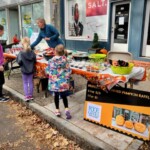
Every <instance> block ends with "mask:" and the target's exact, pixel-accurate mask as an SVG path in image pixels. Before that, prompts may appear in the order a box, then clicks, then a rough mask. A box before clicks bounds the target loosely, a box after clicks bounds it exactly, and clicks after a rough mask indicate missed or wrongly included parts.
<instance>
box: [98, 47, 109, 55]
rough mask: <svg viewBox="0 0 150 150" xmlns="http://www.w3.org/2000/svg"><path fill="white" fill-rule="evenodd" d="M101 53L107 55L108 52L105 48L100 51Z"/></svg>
mask: <svg viewBox="0 0 150 150" xmlns="http://www.w3.org/2000/svg"><path fill="white" fill-rule="evenodd" d="M100 53H102V54H106V55H107V53H108V51H107V50H106V49H105V48H103V49H101V50H100Z"/></svg>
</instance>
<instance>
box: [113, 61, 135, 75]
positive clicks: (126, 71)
mask: <svg viewBox="0 0 150 150" xmlns="http://www.w3.org/2000/svg"><path fill="white" fill-rule="evenodd" d="M133 67H134V64H133V63H129V66H128V67H120V66H111V70H112V72H113V73H115V74H120V75H126V74H130V73H131V71H132V69H133Z"/></svg>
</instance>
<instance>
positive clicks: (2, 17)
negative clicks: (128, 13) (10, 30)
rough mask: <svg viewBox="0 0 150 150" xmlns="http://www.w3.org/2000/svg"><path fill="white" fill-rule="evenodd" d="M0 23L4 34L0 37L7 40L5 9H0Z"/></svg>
mask: <svg viewBox="0 0 150 150" xmlns="http://www.w3.org/2000/svg"><path fill="white" fill-rule="evenodd" d="M0 24H1V25H3V26H4V35H3V36H2V37H1V39H2V40H7V26H6V11H5V10H1V11H0Z"/></svg>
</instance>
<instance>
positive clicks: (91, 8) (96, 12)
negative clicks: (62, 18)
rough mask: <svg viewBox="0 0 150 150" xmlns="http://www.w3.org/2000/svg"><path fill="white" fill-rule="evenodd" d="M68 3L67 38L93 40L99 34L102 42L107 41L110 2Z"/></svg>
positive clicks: (68, 1) (103, 0) (106, 0)
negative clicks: (95, 34)
mask: <svg viewBox="0 0 150 150" xmlns="http://www.w3.org/2000/svg"><path fill="white" fill-rule="evenodd" d="M66 1H67V3H66V5H67V10H66V13H67V14H66V16H67V18H66V23H67V32H66V34H67V35H66V37H69V38H71V37H78V38H85V39H87V38H89V37H90V38H91V39H92V38H93V35H94V33H98V35H99V39H100V40H107V35H108V32H107V31H108V29H107V28H108V1H109V0H97V1H93V0H82V1H81V0H66Z"/></svg>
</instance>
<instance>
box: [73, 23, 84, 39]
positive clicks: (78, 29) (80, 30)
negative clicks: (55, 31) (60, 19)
mask: <svg viewBox="0 0 150 150" xmlns="http://www.w3.org/2000/svg"><path fill="white" fill-rule="evenodd" d="M74 29H75V34H76V36H82V34H83V25H82V23H81V22H75V23H74Z"/></svg>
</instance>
